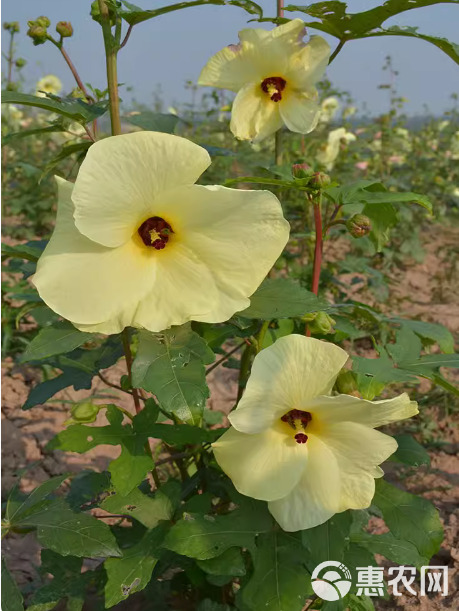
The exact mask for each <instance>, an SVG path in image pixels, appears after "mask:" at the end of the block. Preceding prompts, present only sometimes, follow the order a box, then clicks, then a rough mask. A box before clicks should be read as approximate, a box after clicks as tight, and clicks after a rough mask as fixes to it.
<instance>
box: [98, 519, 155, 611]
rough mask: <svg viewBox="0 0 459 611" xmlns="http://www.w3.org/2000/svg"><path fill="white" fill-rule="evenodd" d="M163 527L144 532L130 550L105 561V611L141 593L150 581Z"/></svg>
mask: <svg viewBox="0 0 459 611" xmlns="http://www.w3.org/2000/svg"><path fill="white" fill-rule="evenodd" d="M164 533H165V531H164V527H163V526H158V527H157V528H155V529H153V530H150V531H149V532H147V533H145V535H144V536H143V538H142V539H141V540H140V541H139V542H138V543H137V544H136V545H133V546H132V547H129V548H128V549H125V550H123V556H122V557H121V558H108V559H107V560H106V561H105V563H104V567H105V571H106V573H107V583H106V584H105V608H106V609H108V608H110V607H113V605H116V604H117V603H119V602H120V601H122V600H125V599H126V598H128V597H129V596H130V595H131V594H134V592H139V591H140V590H143V589H144V588H145V586H146V585H147V584H148V582H149V581H150V579H151V574H152V572H153V569H154V567H155V565H156V563H157V562H158V557H159V547H160V545H161V542H162V540H163V538H164Z"/></svg>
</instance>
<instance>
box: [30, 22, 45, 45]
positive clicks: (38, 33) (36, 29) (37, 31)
mask: <svg viewBox="0 0 459 611" xmlns="http://www.w3.org/2000/svg"><path fill="white" fill-rule="evenodd" d="M27 36H29V37H30V38H31V39H32V40H33V44H34V45H35V46H36V45H42V44H43V43H45V42H46V41H47V40H48V33H47V31H46V28H44V27H43V26H41V25H32V26H30V28H29V29H28V30H27Z"/></svg>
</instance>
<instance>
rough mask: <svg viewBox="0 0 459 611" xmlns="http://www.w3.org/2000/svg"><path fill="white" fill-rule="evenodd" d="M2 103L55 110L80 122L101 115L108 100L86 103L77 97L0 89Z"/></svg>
mask: <svg viewBox="0 0 459 611" xmlns="http://www.w3.org/2000/svg"><path fill="white" fill-rule="evenodd" d="M2 104H24V105H26V106H35V107H36V108H42V109H43V110H48V111H49V112H55V113H57V114H59V115H62V116H64V117H67V118H68V119H72V120H73V121H77V122H78V123H82V124H85V123H89V122H90V121H94V119H97V118H98V117H101V116H102V115H104V114H105V113H106V112H107V110H108V102H97V103H96V104H87V103H86V102H83V100H80V99H78V98H70V99H67V100H62V99H54V98H52V99H51V98H40V97H38V96H35V95H29V94H28V93H20V92H18V91H2Z"/></svg>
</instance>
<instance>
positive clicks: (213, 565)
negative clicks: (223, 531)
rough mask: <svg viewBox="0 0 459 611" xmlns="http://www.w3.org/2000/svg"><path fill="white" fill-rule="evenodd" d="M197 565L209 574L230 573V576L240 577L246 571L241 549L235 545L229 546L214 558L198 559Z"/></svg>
mask: <svg viewBox="0 0 459 611" xmlns="http://www.w3.org/2000/svg"><path fill="white" fill-rule="evenodd" d="M197 565H198V566H199V568H201V569H202V570H203V571H204V572H205V573H208V574H209V575H231V577H241V576H242V575H245V573H246V570H245V564H244V559H243V557H242V554H241V550H240V549H239V548H237V547H230V548H229V549H227V550H226V551H225V552H223V554H221V555H220V556H217V557H216V558H209V559H208V560H198V561H197Z"/></svg>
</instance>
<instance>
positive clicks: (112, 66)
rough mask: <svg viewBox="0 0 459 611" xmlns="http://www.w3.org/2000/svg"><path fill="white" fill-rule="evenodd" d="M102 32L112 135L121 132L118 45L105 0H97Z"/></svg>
mask: <svg viewBox="0 0 459 611" xmlns="http://www.w3.org/2000/svg"><path fill="white" fill-rule="evenodd" d="M99 10H100V18H101V24H102V32H103V35H104V45H105V57H106V66H107V85H108V97H109V100H110V122H111V128H112V135H113V136H118V135H119V134H121V120H120V99H119V95H118V73H117V61H116V60H117V53H118V46H117V45H116V41H115V39H114V38H113V36H112V29H111V26H110V13H109V10H108V6H107V2H106V0H99Z"/></svg>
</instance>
